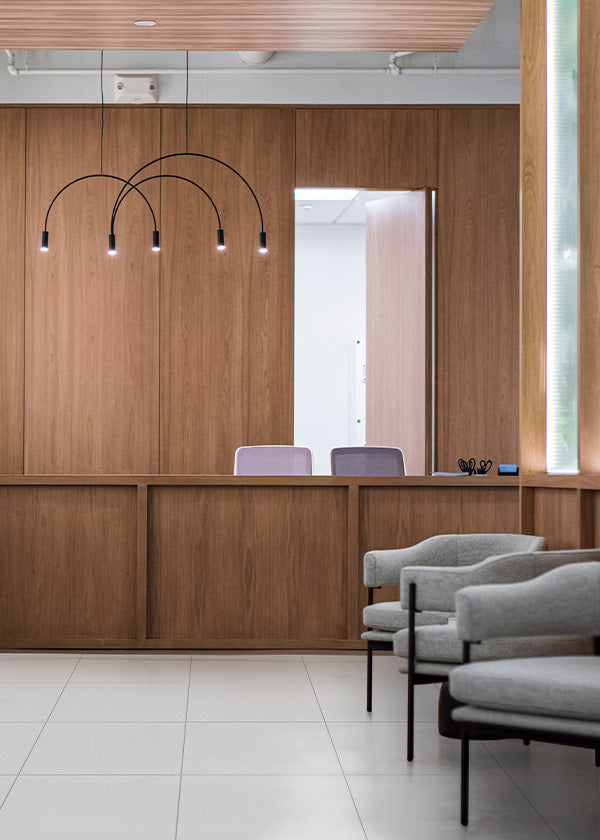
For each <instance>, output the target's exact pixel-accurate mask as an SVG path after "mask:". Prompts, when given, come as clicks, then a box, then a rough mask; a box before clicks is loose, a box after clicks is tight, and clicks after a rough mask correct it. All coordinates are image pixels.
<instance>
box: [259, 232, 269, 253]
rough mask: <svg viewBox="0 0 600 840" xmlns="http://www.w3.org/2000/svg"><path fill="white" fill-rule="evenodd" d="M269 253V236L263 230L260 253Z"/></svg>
mask: <svg viewBox="0 0 600 840" xmlns="http://www.w3.org/2000/svg"><path fill="white" fill-rule="evenodd" d="M268 251H269V249H268V248H267V234H266V233H265V232H264V230H261V232H260V237H259V244H258V253H259V254H267V253H268Z"/></svg>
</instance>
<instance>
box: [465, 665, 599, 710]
mask: <svg viewBox="0 0 600 840" xmlns="http://www.w3.org/2000/svg"><path fill="white" fill-rule="evenodd" d="M450 692H451V694H452V696H453V697H454V698H455V699H456V700H459V701H460V702H461V703H466V704H468V705H471V706H477V707H479V708H489V709H496V710H497V711H507V712H520V713H523V714H528V715H549V716H550V717H562V718H576V719H579V720H593V721H596V722H599V723H600V657H591V656H554V657H544V658H541V659H505V660H503V661H500V662H475V663H471V664H470V665H461V666H460V667H458V668H455V669H454V670H453V671H452V673H451V674H450Z"/></svg>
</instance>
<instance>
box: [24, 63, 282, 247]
mask: <svg viewBox="0 0 600 840" xmlns="http://www.w3.org/2000/svg"><path fill="white" fill-rule="evenodd" d="M185 55H186V84H185V152H175V153H173V154H169V155H161V156H160V157H157V158H154V160H151V161H148V163H145V164H144V165H143V166H140V168H139V169H137V170H136V171H135V172H134V173H133V175H131V176H130V177H129V178H121V177H119V176H118V175H106V174H104V172H103V166H102V165H103V161H102V153H103V142H104V86H103V84H102V73H103V63H104V51H103V50H102V51H101V52H100V94H101V101H102V109H101V128H100V172H97V173H93V174H91V175H83V176H81V177H80V178H75V179H74V180H73V181H69V183H68V184H65V186H64V187H61V189H60V190H59V191H58V192H57V193H56V195H55V196H54V198H53V199H52V201H51V202H50V205H49V207H48V210H47V212H46V218H45V221H44V230H43V231H42V246H41V248H40V250H41V251H43V252H44V253H45V252H47V251H48V250H49V236H48V218H49V216H50V211H51V210H52V207H53V206H54V203H55V202H56V200H57V198H58V197H59V196H60V195H62V193H63V192H64V191H65V190H66V189H68V188H69V187H71V186H73V185H74V184H77V183H79V182H80V181H85V180H87V179H90V178H111V179H112V180H115V181H120V182H121V184H122V186H121V189H120V190H119V192H118V194H117V197H116V198H115V202H114V204H113V208H112V214H111V219H110V233H109V235H108V253H109V255H110V256H115V255H116V253H117V237H116V233H115V221H116V218H117V213H118V212H119V208H120V207H121V205H122V203H123V201H124V200H125V199H126V198H127V196H128V195H129V193H131V192H133V191H135V192H136V193H137V194H138V195H139V196H141V198H142V199H143V200H144V201H145V203H146V205H147V206H148V209H149V211H150V213H151V215H152V223H153V231H152V250H153V251H155V252H158V251H160V233H159V231H158V228H157V226H156V215H155V213H154V210H153V208H152V205H151V204H150V202H149V201H148V198H147V197H146V195H144V193H143V192H142V190H141V189H140V187H141V185H142V184H145V183H147V182H148V181H154V180H159V179H162V178H171V179H174V180H176V181H184V182H186V183H187V184H191V185H192V186H193V187H195V188H196V189H198V190H200V192H202V193H203V194H204V195H205V196H206V197H207V198H208V200H209V201H210V203H211V204H212V207H213V209H214V211H215V214H216V217H217V225H218V227H217V251H224V250H225V234H224V231H223V225H222V224H221V216H220V214H219V210H218V209H217V205H216V204H215V202H214V200H213V198H212V196H211V195H210V194H209V193H208V192H207V191H206V190H205V189H204V187H202V186H201V185H200V184H198V183H197V182H196V181H193V180H192V179H191V178H185V177H184V176H183V175H171V174H168V173H160V174H158V175H149V176H146V177H144V178H141V179H140V180H138V181H137V182H134V179H135V178H137V177H138V175H140V174H141V173H142V172H143V171H144V170H145V169H147V168H148V167H149V166H152V165H153V164H155V163H160V162H162V161H163V160H169V159H170V158H186V157H187V158H204V159H205V160H210V161H213V162H214V163H217V164H219V165H220V166H223V167H225V168H226V169H228V170H229V171H230V172H233V173H234V175H236V176H237V177H238V178H239V179H240V180H241V181H242V182H243V183H244V184H245V185H246V187H247V188H248V189H249V190H250V193H251V195H252V197H253V199H254V201H255V203H256V207H257V209H258V214H259V217H260V233H259V239H258V252H259V253H260V254H266V253H267V252H268V248H267V234H266V233H265V227H264V219H263V214H262V209H261V206H260V202H259V200H258V197H257V195H256V193H255V192H254V190H253V189H252V187H251V186H250V184H249V183H248V181H247V180H246V179H245V178H244V176H243V175H242V174H241V173H240V172H238V170H237V169H235V167H233V166H231V165H230V164H229V163H226V162H225V161H224V160H221V159H220V158H217V157H214V156H213V155H207V154H202V153H200V152H189V151H188V89H189V53H188V52H186V54H185Z"/></svg>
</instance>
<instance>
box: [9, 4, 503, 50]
mask: <svg viewBox="0 0 600 840" xmlns="http://www.w3.org/2000/svg"><path fill="white" fill-rule="evenodd" d="M493 2H494V0H160V1H159V0H145V2H140V0H2V2H1V3H0V41H1V47H2V48H6V49H114V50H121V49H123V50H157V49H158V50H185V49H189V50H228V51H229V50H323V51H335V50H386V51H388V50H389V51H396V50H398V51H399V50H404V51H407V52H454V51H456V50H458V49H460V47H461V46H462V45H463V44H464V42H465V41H466V39H467V38H468V36H469V35H470V34H471V32H472V31H473V30H474V29H475V27H476V26H477V24H478V23H479V22H480V21H481V19H482V18H483V17H484V15H485V14H486V12H487V11H488V10H489V9H490V8H491V7H492V6H493ZM140 19H143V20H146V19H150V20H155V21H156V22H157V25H156V26H153V27H140V26H134V25H133V21H135V20H140Z"/></svg>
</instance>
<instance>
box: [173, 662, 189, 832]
mask: <svg viewBox="0 0 600 840" xmlns="http://www.w3.org/2000/svg"><path fill="white" fill-rule="evenodd" d="M192 662H193V659H191V658H190V667H189V671H188V690H187V698H186V702H185V720H184V723H183V745H182V749H181V767H180V769H179V792H178V794H177V812H176V815H175V835H174V840H177V835H178V833H179V808H180V805H181V788H182V787H183V763H184V761H185V745H186V742H187V725H188V711H189V707H190V690H191V687H192Z"/></svg>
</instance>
